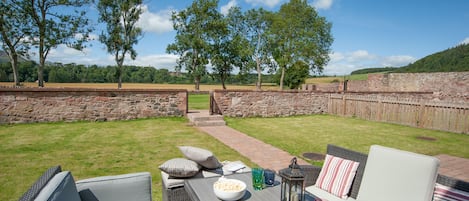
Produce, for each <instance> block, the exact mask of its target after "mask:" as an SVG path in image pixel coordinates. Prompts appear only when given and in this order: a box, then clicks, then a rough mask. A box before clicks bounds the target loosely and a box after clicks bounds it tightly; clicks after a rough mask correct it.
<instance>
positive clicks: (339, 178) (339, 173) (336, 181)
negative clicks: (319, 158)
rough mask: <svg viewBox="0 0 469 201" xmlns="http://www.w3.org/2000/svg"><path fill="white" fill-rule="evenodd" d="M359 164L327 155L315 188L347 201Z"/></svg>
mask: <svg viewBox="0 0 469 201" xmlns="http://www.w3.org/2000/svg"><path fill="white" fill-rule="evenodd" d="M358 165H359V163H358V162H355V161H351V160H346V159H343V158H340V157H336V156H332V155H326V159H325V161H324V165H323V167H322V169H321V172H320V173H319V176H318V179H317V180H316V184H315V186H316V187H318V188H320V189H322V190H325V191H327V192H329V193H331V194H333V195H335V196H337V197H339V198H342V199H347V197H348V195H347V194H348V193H349V191H350V187H351V185H352V182H353V178H354V177H355V173H356V172H357V168H358Z"/></svg>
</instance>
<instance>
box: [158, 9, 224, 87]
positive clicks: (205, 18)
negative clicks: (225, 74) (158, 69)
mask: <svg viewBox="0 0 469 201" xmlns="http://www.w3.org/2000/svg"><path fill="white" fill-rule="evenodd" d="M217 7H218V1H217V0H194V1H193V2H192V4H191V6H189V7H188V8H186V9H185V10H182V11H180V12H177V13H176V12H175V13H173V15H172V18H171V20H172V21H173V27H174V30H176V37H175V42H174V43H172V44H169V45H168V47H167V48H166V51H167V52H168V53H172V54H177V55H179V59H178V61H177V63H178V67H177V68H178V69H181V68H183V67H184V68H185V69H186V70H187V72H188V73H189V74H190V75H191V77H192V78H193V79H194V84H195V90H196V91H198V90H199V86H200V80H201V78H202V76H204V75H205V74H206V72H207V71H206V65H207V64H208V63H209V62H208V61H209V55H210V50H211V49H210V44H209V41H210V39H212V37H213V35H214V34H213V32H214V31H216V30H215V29H216V28H217V27H219V26H220V25H219V24H217V23H218V22H219V21H218V17H219V12H218V10H217Z"/></svg>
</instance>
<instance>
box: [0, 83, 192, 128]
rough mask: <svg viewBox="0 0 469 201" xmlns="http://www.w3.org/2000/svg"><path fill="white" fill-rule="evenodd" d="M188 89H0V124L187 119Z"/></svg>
mask: <svg viewBox="0 0 469 201" xmlns="http://www.w3.org/2000/svg"><path fill="white" fill-rule="evenodd" d="M187 98H188V97H187V91H186V90H135V89H131V90H127V89H121V90H117V89H115V90H113V89H52V88H50V89H49V88H43V89H41V88H0V123H27V122H54V121H81V120H85V121H109V120H128V119H136V118H148V117H164V116H184V115H185V114H186V113H187Z"/></svg>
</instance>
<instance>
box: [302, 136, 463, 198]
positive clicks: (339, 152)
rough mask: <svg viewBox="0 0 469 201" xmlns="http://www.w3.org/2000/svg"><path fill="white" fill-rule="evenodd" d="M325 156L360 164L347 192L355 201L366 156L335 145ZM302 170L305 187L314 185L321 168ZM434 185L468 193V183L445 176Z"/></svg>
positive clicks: (305, 167) (311, 167)
mask: <svg viewBox="0 0 469 201" xmlns="http://www.w3.org/2000/svg"><path fill="white" fill-rule="evenodd" d="M327 154H329V155H334V156H337V157H341V158H344V159H348V160H352V161H356V162H359V163H360V165H359V167H358V169H357V173H356V175H355V178H354V180H353V183H352V186H351V189H350V192H349V196H350V198H352V199H354V200H355V199H357V196H358V193H359V190H360V186H361V183H362V179H363V175H364V172H365V167H366V163H367V159H368V156H367V155H366V154H364V153H360V152H356V151H353V150H349V149H346V148H343V147H339V146H336V145H331V144H329V145H327ZM302 168H303V172H304V173H305V174H306V186H311V185H314V184H315V183H316V180H317V178H318V176H319V173H320V171H321V167H318V166H311V165H305V166H302ZM436 183H439V184H441V185H444V186H448V187H451V188H454V189H458V190H461V191H464V192H469V183H468V182H465V181H462V180H458V179H455V178H451V177H448V176H445V175H440V174H438V175H437V178H436Z"/></svg>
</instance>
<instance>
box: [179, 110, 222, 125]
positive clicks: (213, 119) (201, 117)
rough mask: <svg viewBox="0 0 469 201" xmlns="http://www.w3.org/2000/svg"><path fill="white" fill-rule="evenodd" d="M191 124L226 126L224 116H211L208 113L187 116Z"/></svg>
mask: <svg viewBox="0 0 469 201" xmlns="http://www.w3.org/2000/svg"><path fill="white" fill-rule="evenodd" d="M187 118H188V119H189V122H190V123H191V124H192V125H194V126H225V125H226V123H225V120H224V119H223V116H222V115H210V113H209V112H208V111H193V112H189V113H188V114H187Z"/></svg>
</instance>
